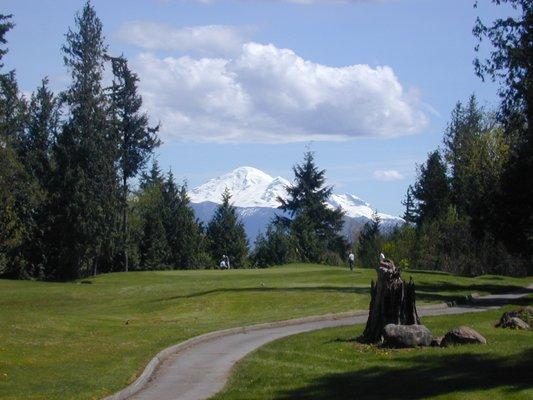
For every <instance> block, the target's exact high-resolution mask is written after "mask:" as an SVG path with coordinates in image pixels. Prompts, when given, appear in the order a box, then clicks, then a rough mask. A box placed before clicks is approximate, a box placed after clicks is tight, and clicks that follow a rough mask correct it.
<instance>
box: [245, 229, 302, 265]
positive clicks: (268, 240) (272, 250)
mask: <svg viewBox="0 0 533 400" xmlns="http://www.w3.org/2000/svg"><path fill="white" fill-rule="evenodd" d="M297 260H298V256H297V253H296V252H295V246H294V243H292V238H291V236H290V235H289V232H287V230H286V229H284V228H283V227H282V226H280V225H278V224H273V223H272V224H269V225H268V227H267V230H266V233H265V234H264V235H263V234H260V235H259V236H258V237H257V239H256V241H255V245H254V251H253V253H252V255H251V261H252V265H254V266H258V267H268V266H271V265H280V264H287V263H290V262H295V261H297Z"/></svg>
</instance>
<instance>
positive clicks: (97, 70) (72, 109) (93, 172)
mask: <svg viewBox="0 0 533 400" xmlns="http://www.w3.org/2000/svg"><path fill="white" fill-rule="evenodd" d="M75 22H76V27H77V30H76V31H73V30H71V29H69V31H68V33H67V35H66V38H67V42H66V44H65V45H64V46H63V53H64V62H65V65H66V66H67V67H68V68H69V69H70V72H71V76H72V83H71V85H70V87H69V89H68V90H67V91H66V92H65V93H64V94H63V100H64V103H65V105H66V107H67V109H68V121H67V123H66V124H65V125H64V126H63V128H62V130H61V132H60V133H59V135H58V139H57V143H56V145H55V147H54V156H55V157H54V158H55V161H56V164H57V168H56V173H55V179H54V197H53V199H52V203H53V206H52V208H53V212H54V222H55V223H54V227H53V232H54V234H53V236H54V237H53V239H54V243H55V251H54V257H53V260H52V262H51V264H50V265H51V267H52V270H51V271H50V273H51V275H53V276H55V277H56V278H61V279H71V278H76V277H78V276H80V275H88V274H90V273H96V272H97V271H98V264H99V263H100V262H109V261H110V260H109V259H108V258H109V255H108V254H109V250H108V249H107V247H108V246H110V245H112V243H113V232H114V230H115V229H116V226H117V183H118V182H117V173H116V169H115V161H116V158H117V152H116V148H117V146H116V142H115V141H114V136H113V134H112V130H111V129H110V123H109V119H108V103H107V99H106V96H105V93H104V90H103V88H102V74H103V69H104V60H105V54H106V51H107V47H106V45H105V44H104V37H103V34H102V23H101V22H100V19H99V18H98V17H97V16H96V13H95V10H94V8H93V6H92V5H91V3H89V2H87V3H86V4H85V6H84V7H83V10H82V12H81V14H77V15H76V18H75ZM104 254H106V255H108V256H107V257H103V256H104Z"/></svg>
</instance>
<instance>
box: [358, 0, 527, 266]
mask: <svg viewBox="0 0 533 400" xmlns="http://www.w3.org/2000/svg"><path fill="white" fill-rule="evenodd" d="M493 3H495V4H497V5H500V4H503V3H507V4H509V5H510V6H512V7H513V8H514V9H515V14H516V15H515V16H514V17H509V18H502V19H497V20H495V21H493V22H492V24H491V25H485V24H484V22H483V21H481V20H479V19H478V20H477V22H476V24H475V26H474V29H473V33H474V36H475V37H476V38H477V39H478V45H477V46H476V51H479V50H480V46H481V45H483V44H484V42H486V43H487V44H488V46H489V49H488V50H489V51H488V52H487V54H489V56H488V58H486V59H479V58H478V59H475V60H474V67H475V71H476V74H477V75H478V76H479V77H480V78H482V79H492V80H493V81H497V82H499V83H500V89H499V95H500V98H501V104H500V107H499V108H498V109H497V110H494V111H492V112H491V111H490V110H484V109H483V108H482V107H480V106H479V104H478V101H477V100H476V98H475V96H472V97H471V98H470V99H469V101H468V102H467V103H466V104H461V103H458V104H457V106H456V107H455V109H454V110H453V112H452V116H451V121H450V123H449V124H448V127H447V129H446V131H445V133H444V139H443V143H442V146H441V147H440V148H439V149H437V150H435V151H433V152H431V153H430V154H429V155H428V158H427V161H426V162H425V163H424V164H423V165H421V166H419V171H418V178H417V181H416V182H415V184H414V185H412V186H411V187H409V189H408V191H407V195H406V198H405V201H404V204H405V207H406V210H405V215H404V218H405V220H406V221H407V222H408V224H406V225H405V226H404V227H402V228H401V229H397V230H396V231H394V232H393V233H391V234H389V235H385V236H381V235H379V232H378V231H377V226H378V224H379V221H375V222H374V223H373V224H369V225H367V226H366V227H365V229H364V231H363V233H362V235H361V237H360V240H359V249H358V252H359V256H360V261H361V262H362V263H363V264H365V265H367V264H369V263H370V260H371V259H372V257H375V256H374V254H375V252H376V249H383V251H384V252H385V253H386V254H387V256H390V257H391V258H392V259H394V260H396V261H397V262H399V263H400V265H402V266H404V267H408V266H410V267H414V268H423V269H437V270H442V271H448V272H453V273H458V274H465V275H478V274H486V273H497V274H511V275H525V274H529V275H531V274H532V273H533V125H532V122H533V69H532V67H533V3H532V2H531V1H530V0H493ZM475 6H477V2H476V5H475Z"/></svg>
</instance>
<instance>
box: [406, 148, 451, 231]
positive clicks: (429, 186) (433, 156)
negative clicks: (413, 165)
mask: <svg viewBox="0 0 533 400" xmlns="http://www.w3.org/2000/svg"><path fill="white" fill-rule="evenodd" d="M413 195H414V197H415V199H416V201H417V203H418V207H417V208H418V209H417V213H418V215H419V217H418V221H417V223H418V224H422V223H424V222H425V221H428V220H432V219H435V218H438V217H439V216H442V215H444V213H445V212H446V210H447V209H448V206H449V205H450V188H449V184H448V177H447V176H446V165H445V164H444V162H443V160H442V157H441V155H440V153H439V151H438V150H435V151H433V152H431V153H429V156H428V159H427V161H426V163H425V164H424V165H421V166H420V167H419V173H418V180H417V182H416V184H415V187H414V190H413Z"/></svg>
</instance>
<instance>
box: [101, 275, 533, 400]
mask: <svg viewBox="0 0 533 400" xmlns="http://www.w3.org/2000/svg"><path fill="white" fill-rule="evenodd" d="M532 289H533V285H530V286H528V288H525V290H524V291H523V292H520V293H512V294H501V295H490V296H483V297H479V298H477V299H474V300H473V301H472V303H471V304H470V305H468V306H462V307H458V306H453V307H448V306H446V305H445V304H440V305H436V306H427V307H419V314H420V316H430V315H431V316H433V315H442V314H462V313H468V312H479V311H485V310H488V309H493V308H498V307H499V306H501V305H503V304H505V303H507V302H509V301H510V300H513V299H517V298H520V297H523V296H526V295H527V294H529V293H531V292H532V291H533V290H532ZM367 315H368V311H358V312H354V313H350V314H332V315H325V316H320V317H309V318H301V319H297V320H289V321H281V322H276V323H269V324H260V325H254V326H250V327H246V328H236V329H227V330H224V331H218V332H212V333H209V334H206V335H202V336H198V337H196V338H193V339H190V340H188V341H186V342H183V343H180V344H178V345H176V346H172V347H170V348H168V349H166V350H163V351H162V352H161V353H159V354H158V355H157V356H156V357H155V358H154V359H152V361H151V362H150V363H149V364H148V366H147V367H146V369H145V371H144V372H143V374H142V375H141V376H140V377H139V378H138V379H137V380H136V381H135V382H134V383H133V384H131V385H130V386H128V387H127V388H126V389H124V390H122V391H120V392H118V393H116V394H115V395H112V396H109V397H107V398H106V399H105V400H124V399H130V400H134V399H135V400H203V399H208V398H209V397H211V396H213V395H215V394H216V393H218V392H219V391H220V390H221V389H222V388H223V387H224V385H225V384H226V382H227V380H228V377H229V375H230V372H231V369H232V367H233V366H234V365H235V363H236V362H237V361H239V360H240V359H242V358H243V357H244V356H246V355H247V354H248V353H250V352H252V351H253V350H255V349H257V348H259V347H261V346H263V345H264V344H266V343H268V342H271V341H273V340H276V339H280V338H283V337H286V336H290V335H294V334H297V333H303V332H309V331H314V330H318V329H324V328H331V327H338V326H345V325H353V324H359V323H365V322H366V318H367Z"/></svg>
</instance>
